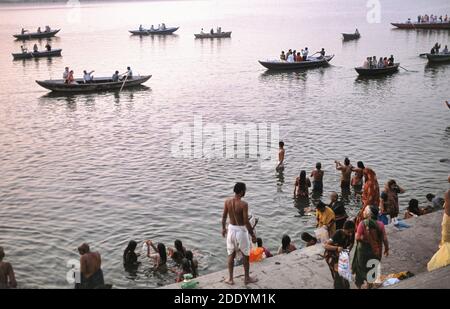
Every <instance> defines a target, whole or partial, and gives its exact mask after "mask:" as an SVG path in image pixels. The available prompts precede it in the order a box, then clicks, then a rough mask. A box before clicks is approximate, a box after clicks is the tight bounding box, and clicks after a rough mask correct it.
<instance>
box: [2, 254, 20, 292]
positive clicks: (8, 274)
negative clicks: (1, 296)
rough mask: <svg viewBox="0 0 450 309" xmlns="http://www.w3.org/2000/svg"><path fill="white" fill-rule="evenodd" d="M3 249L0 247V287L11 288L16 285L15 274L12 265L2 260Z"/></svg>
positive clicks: (3, 256) (3, 255)
mask: <svg viewBox="0 0 450 309" xmlns="http://www.w3.org/2000/svg"><path fill="white" fill-rule="evenodd" d="M4 258H5V251H4V250H3V247H0V289H11V288H16V287H17V282H16V276H15V274H14V269H13V267H12V265H11V264H10V263H8V262H3V259H4Z"/></svg>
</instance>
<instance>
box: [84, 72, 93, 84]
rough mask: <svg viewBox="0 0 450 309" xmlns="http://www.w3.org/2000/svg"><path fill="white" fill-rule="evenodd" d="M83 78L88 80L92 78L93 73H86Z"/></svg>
mask: <svg viewBox="0 0 450 309" xmlns="http://www.w3.org/2000/svg"><path fill="white" fill-rule="evenodd" d="M83 79H84V80H85V81H86V82H88V81H90V80H92V78H91V74H89V73H86V74H84V76H83Z"/></svg>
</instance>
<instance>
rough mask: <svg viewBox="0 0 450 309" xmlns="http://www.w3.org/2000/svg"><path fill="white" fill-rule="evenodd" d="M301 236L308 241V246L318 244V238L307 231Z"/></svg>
mask: <svg viewBox="0 0 450 309" xmlns="http://www.w3.org/2000/svg"><path fill="white" fill-rule="evenodd" d="M300 238H301V239H302V240H303V241H304V242H305V243H306V247H311V246H314V245H315V244H317V238H315V237H314V236H312V235H311V234H309V233H307V232H303V233H302V235H301V236H300Z"/></svg>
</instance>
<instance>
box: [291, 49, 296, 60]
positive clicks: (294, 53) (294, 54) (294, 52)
mask: <svg viewBox="0 0 450 309" xmlns="http://www.w3.org/2000/svg"><path fill="white" fill-rule="evenodd" d="M292 56H293V57H294V62H295V61H297V60H296V58H297V51H296V50H295V49H294V51H293V52H292Z"/></svg>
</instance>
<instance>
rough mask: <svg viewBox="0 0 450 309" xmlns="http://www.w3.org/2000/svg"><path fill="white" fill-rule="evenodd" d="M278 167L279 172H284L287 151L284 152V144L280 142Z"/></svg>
mask: <svg viewBox="0 0 450 309" xmlns="http://www.w3.org/2000/svg"><path fill="white" fill-rule="evenodd" d="M278 147H279V150H278V165H277V167H276V168H275V169H276V170H277V172H282V171H283V170H284V154H285V150H284V142H283V141H280V142H279V143H278Z"/></svg>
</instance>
